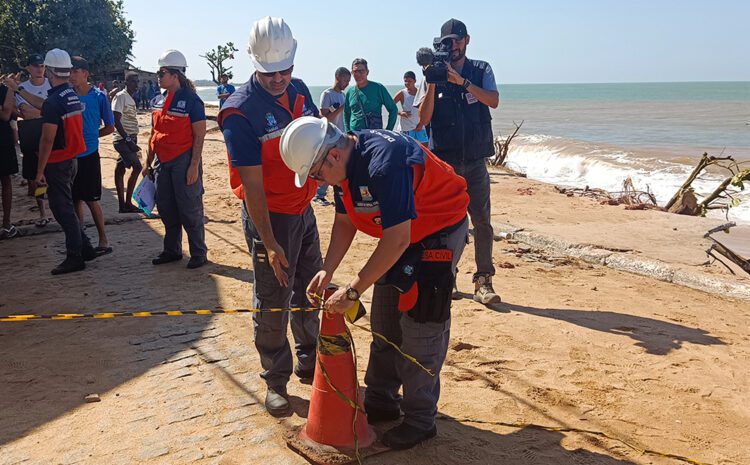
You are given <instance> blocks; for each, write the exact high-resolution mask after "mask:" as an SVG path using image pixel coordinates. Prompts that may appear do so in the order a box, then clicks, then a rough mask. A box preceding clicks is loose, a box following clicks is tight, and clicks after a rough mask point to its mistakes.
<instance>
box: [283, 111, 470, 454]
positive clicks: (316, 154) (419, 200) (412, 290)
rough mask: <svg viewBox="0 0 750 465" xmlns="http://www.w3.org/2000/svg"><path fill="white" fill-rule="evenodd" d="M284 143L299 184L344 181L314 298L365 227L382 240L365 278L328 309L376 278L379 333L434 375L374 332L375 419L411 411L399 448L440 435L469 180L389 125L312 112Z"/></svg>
mask: <svg viewBox="0 0 750 465" xmlns="http://www.w3.org/2000/svg"><path fill="white" fill-rule="evenodd" d="M280 148H281V157H282V159H283V160H284V163H286V165H287V166H288V167H289V168H290V169H291V170H292V171H294V172H296V173H297V175H296V184H297V186H303V185H304V184H305V182H306V181H307V179H308V177H309V178H312V179H314V180H316V181H322V182H325V183H328V184H330V185H333V186H335V187H334V198H335V202H336V217H335V220H334V223H333V230H332V232H331V240H330V243H329V246H328V252H327V254H326V258H325V261H324V265H323V269H322V270H321V271H320V272H319V273H318V274H317V275H315V277H314V278H313V279H312V281H311V282H310V284H309V286H308V288H307V292H308V295H309V296H311V297H312V296H315V295H322V294H323V291H324V289H325V288H326V286H328V284H329V283H330V281H331V278H332V277H333V274H334V272H335V271H336V269H337V268H338V266H339V264H340V263H341V261H342V260H343V258H344V256H345V255H346V252H347V251H348V250H349V247H350V246H351V243H352V240H353V239H354V236H355V234H356V232H357V231H362V232H364V233H365V234H368V235H370V236H373V237H377V238H379V239H380V240H379V242H378V245H377V248H376V249H375V250H374V252H373V253H372V255H371V256H370V258H369V259H368V261H367V263H365V265H364V267H363V268H362V269H361V270H360V271H359V273H358V275H357V277H356V278H354V280H352V281H351V282H350V283H349V285H347V286H346V287H342V288H340V289H339V290H337V291H336V292H335V293H334V294H333V295H332V296H331V297H330V298H328V300H327V301H326V302H325V307H326V309H327V310H328V311H333V312H337V313H344V312H346V311H347V310H348V309H349V308H350V307H351V306H352V305H353V304H354V302H356V301H357V300H358V299H359V296H360V294H362V293H363V292H365V290H367V289H368V288H369V287H370V286H372V285H373V284H374V285H375V289H374V292H373V299H372V317H371V323H372V329H373V331H376V332H379V333H381V334H383V335H384V336H385V337H386V338H388V340H390V341H392V342H394V343H395V344H397V345H399V346H400V348H401V350H402V351H403V352H404V353H406V354H409V355H411V356H413V357H415V358H416V359H417V361H419V363H421V364H422V365H423V366H424V367H426V368H427V369H429V370H430V371H431V372H432V373H433V374H434V376H431V375H430V374H428V373H426V372H425V371H424V370H422V369H421V368H420V367H418V366H417V365H416V364H413V363H412V362H410V361H408V360H406V359H404V358H403V357H402V356H401V355H400V354H399V353H398V352H397V351H396V350H395V349H394V348H392V347H391V346H389V345H388V344H386V343H384V342H383V341H381V340H379V339H373V341H372V343H371V345H370V360H369V364H368V366H367V373H366V375H365V382H366V384H367V389H366V391H365V411H366V412H367V416H368V421H369V422H370V423H375V422H379V421H391V420H396V419H398V418H399V416H400V413H401V412H400V410H403V412H404V420H403V423H401V424H400V425H399V426H397V427H395V428H393V429H391V430H389V431H388V432H386V433H385V434H384V436H383V443H384V444H386V445H387V446H388V447H390V448H392V449H408V448H410V447H413V446H415V445H417V444H419V443H420V442H422V441H424V440H426V439H429V438H432V437H434V436H435V435H436V434H437V429H436V427H435V417H436V414H437V401H438V397H439V396H440V369H441V368H442V365H443V362H444V360H445V356H446V352H447V350H448V338H449V335H450V322H451V320H450V306H451V291H452V288H453V282H454V280H455V276H454V274H453V273H454V272H453V270H455V268H456V263H457V262H458V260H459V258H460V257H461V253H462V252H463V249H464V246H465V245H466V234H467V228H468V226H467V220H466V211H467V208H468V205H469V196H468V194H467V193H466V181H465V180H464V179H463V178H462V177H460V176H458V175H456V174H455V172H454V171H453V169H452V168H451V167H450V166H449V165H448V164H446V163H444V162H443V161H441V160H440V159H438V158H437V157H436V156H435V155H434V154H432V153H431V152H430V151H429V150H427V149H425V148H424V147H422V146H421V145H419V144H418V143H417V142H416V141H415V140H413V139H410V138H408V137H405V136H403V135H402V134H399V133H397V132H393V131H387V130H382V129H366V130H364V131H354V132H350V133H347V134H344V133H342V132H341V131H340V130H339V129H338V128H337V127H336V126H335V125H332V124H330V123H328V122H327V121H326V120H325V119H318V118H314V117H303V118H299V119H297V120H295V121H293V122H292V123H291V124H290V125H289V126H287V127H286V129H285V130H284V133H283V134H282V136H281V147H280ZM402 385H403V392H404V395H403V399H402V398H401V396H400V395H399V394H398V392H399V388H400V387H401V386H402Z"/></svg>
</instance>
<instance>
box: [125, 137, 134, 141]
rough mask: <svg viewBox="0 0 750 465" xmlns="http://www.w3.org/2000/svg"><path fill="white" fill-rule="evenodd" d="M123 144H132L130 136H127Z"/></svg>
mask: <svg viewBox="0 0 750 465" xmlns="http://www.w3.org/2000/svg"><path fill="white" fill-rule="evenodd" d="M125 142H133V139H132V138H131V137H130V136H128V137H126V138H125Z"/></svg>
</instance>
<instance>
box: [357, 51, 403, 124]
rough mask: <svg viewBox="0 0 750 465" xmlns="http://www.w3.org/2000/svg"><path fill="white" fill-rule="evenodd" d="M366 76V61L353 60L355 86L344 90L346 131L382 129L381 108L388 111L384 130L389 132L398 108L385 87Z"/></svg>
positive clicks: (367, 72) (362, 59)
mask: <svg viewBox="0 0 750 465" xmlns="http://www.w3.org/2000/svg"><path fill="white" fill-rule="evenodd" d="M368 74H370V70H369V69H368V68H367V60H365V59H364V58H355V59H354V61H353V62H352V76H353V77H354V82H355V83H356V84H357V85H356V86H352V87H350V88H348V89H347V90H346V99H345V100H344V129H345V130H346V131H360V130H362V129H383V111H382V108H383V106H385V109H386V110H388V124H387V125H386V127H385V128H386V129H388V130H391V129H393V126H394V125H395V124H396V118H397V117H398V107H396V104H395V103H394V102H393V99H392V98H391V96H390V94H388V90H386V88H385V86H384V85H383V84H380V83H379V82H375V81H369V80H368V79H367V75H368Z"/></svg>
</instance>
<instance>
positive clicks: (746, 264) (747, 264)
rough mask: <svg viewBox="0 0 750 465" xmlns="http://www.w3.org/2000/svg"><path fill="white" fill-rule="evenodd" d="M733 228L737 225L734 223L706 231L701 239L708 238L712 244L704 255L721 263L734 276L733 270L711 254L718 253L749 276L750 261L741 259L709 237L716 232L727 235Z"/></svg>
mask: <svg viewBox="0 0 750 465" xmlns="http://www.w3.org/2000/svg"><path fill="white" fill-rule="evenodd" d="M734 226H737V223H735V222H731V223H726V224H723V225H721V226H718V227H716V228H713V229H711V230H710V231H708V232H707V233H706V234H704V235H703V237H705V238H708V239H710V240H711V242H713V243H712V244H711V247H709V248H708V250H706V254H707V255H708V256H709V257H711V258H713V259H714V260H716V261H718V262H719V263H721V264H722V265H724V266H725V267H726V268H727V269H728V270H729V272H730V273H732V274H736V273H735V272H734V270H732V268H730V267H729V265H727V264H726V263H724V262H723V261H722V260H721V259H720V258H719V257H717V256H716V255H714V253H713V252H717V253H719V254H720V255H722V256H724V257H725V258H727V259H728V260H730V261H731V262H733V263H734V264H735V265H737V266H739V267H740V268H741V269H742V270H743V271H745V272H746V273H748V274H750V260H747V259H745V258H742V257H741V256H740V255H739V254H737V253H735V252H734V251H732V249H730V248H729V247H727V246H726V245H724V244H722V243H721V242H719V241H718V240H716V239H715V238H713V237H712V236H711V235H712V234H714V233H717V232H725V233H729V229H730V228H732V227H734Z"/></svg>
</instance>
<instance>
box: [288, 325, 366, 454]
mask: <svg viewBox="0 0 750 465" xmlns="http://www.w3.org/2000/svg"><path fill="white" fill-rule="evenodd" d="M320 336H321V343H320V345H321V347H319V350H318V357H319V358H318V363H317V364H316V366H315V377H314V378H313V387H312V393H311V395H310V409H309V411H308V416H307V424H306V425H305V427H304V428H302V431H301V433H300V435H301V437H302V438H303V439H305V440H308V441H313V442H315V443H318V444H323V445H328V446H333V447H336V448H339V449H352V450H353V449H360V448H365V447H368V446H370V445H371V444H372V443H373V442H374V441H375V438H376V435H375V432H374V431H373V430H372V428H371V427H370V426H369V425H368V424H367V417H366V416H365V412H364V409H363V408H362V402H359V401H358V392H357V382H356V380H357V373H356V372H355V370H354V357H353V354H352V351H351V340H350V337H349V335H348V333H347V331H346V323H345V322H344V317H343V315H340V314H334V313H322V314H321V325H320ZM321 365H322V368H321ZM355 405H358V406H359V409H356V408H355ZM355 414H356V417H357V418H356V424H355V421H354V416H355ZM355 431H356V433H355ZM355 434H356V444H355ZM355 446H356V447H355Z"/></svg>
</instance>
